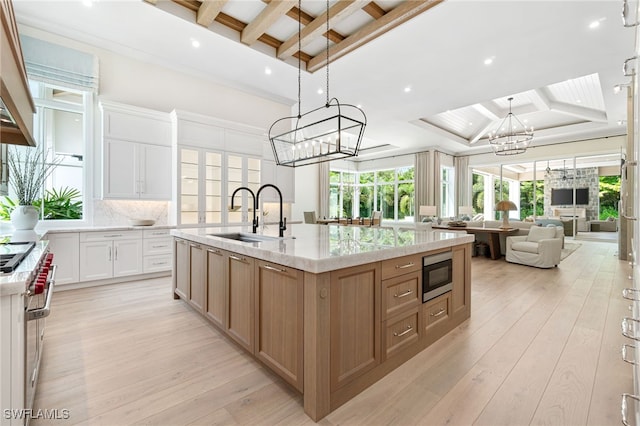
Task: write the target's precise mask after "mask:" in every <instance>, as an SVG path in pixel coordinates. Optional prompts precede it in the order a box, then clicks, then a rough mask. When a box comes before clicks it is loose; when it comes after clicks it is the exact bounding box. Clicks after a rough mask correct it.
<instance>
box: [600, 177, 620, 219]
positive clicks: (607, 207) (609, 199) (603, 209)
mask: <svg viewBox="0 0 640 426" xmlns="http://www.w3.org/2000/svg"><path fill="white" fill-rule="evenodd" d="M599 180H600V182H599V183H600V185H599V186H600V191H599V196H600V212H599V213H600V214H599V219H600V220H606V219H607V218H608V217H618V201H620V176H619V175H618V176H600V179H599Z"/></svg>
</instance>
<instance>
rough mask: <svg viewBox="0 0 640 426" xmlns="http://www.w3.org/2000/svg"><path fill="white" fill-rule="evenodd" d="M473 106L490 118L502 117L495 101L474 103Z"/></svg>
mask: <svg viewBox="0 0 640 426" xmlns="http://www.w3.org/2000/svg"><path fill="white" fill-rule="evenodd" d="M471 107H472V108H473V109H475V110H476V111H478V112H479V113H480V114H482V115H484V116H485V117H487V118H488V119H489V120H498V119H499V118H500V111H499V109H498V108H497V107H496V104H494V103H493V102H484V103H481V104H473V105H471Z"/></svg>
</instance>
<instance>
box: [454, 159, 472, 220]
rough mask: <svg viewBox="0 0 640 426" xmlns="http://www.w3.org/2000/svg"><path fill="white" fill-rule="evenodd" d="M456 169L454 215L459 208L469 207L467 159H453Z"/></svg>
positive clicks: (469, 179)
mask: <svg viewBox="0 0 640 426" xmlns="http://www.w3.org/2000/svg"><path fill="white" fill-rule="evenodd" d="M454 164H455V168H456V172H455V173H456V199H457V200H458V205H457V206H456V213H458V214H459V212H458V207H460V206H470V205H471V173H469V157H468V156H465V157H455V160H454Z"/></svg>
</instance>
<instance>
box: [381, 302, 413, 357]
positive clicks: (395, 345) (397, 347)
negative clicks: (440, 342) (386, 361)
mask: <svg viewBox="0 0 640 426" xmlns="http://www.w3.org/2000/svg"><path fill="white" fill-rule="evenodd" d="M419 310H420V309H419V307H416V308H414V309H412V310H411V311H410V312H409V313H407V314H405V315H399V316H397V317H394V318H393V319H390V320H388V321H387V322H386V331H385V348H386V351H385V354H386V357H387V358H389V357H391V356H393V355H394V354H396V353H398V352H399V351H401V350H402V349H404V348H406V347H408V346H410V345H412V344H415V343H417V342H418V338H419V331H420V329H419V324H420V320H419Z"/></svg>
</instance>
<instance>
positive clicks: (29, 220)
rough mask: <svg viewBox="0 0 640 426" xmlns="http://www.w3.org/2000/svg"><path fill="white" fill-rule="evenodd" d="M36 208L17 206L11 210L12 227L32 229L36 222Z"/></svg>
mask: <svg viewBox="0 0 640 426" xmlns="http://www.w3.org/2000/svg"><path fill="white" fill-rule="evenodd" d="M38 216H39V215H38V209H36V208H35V207H33V206H17V207H16V208H15V209H13V211H12V212H11V225H12V226H13V228H14V229H18V230H25V229H33V228H35V227H36V225H37V224H38Z"/></svg>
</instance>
